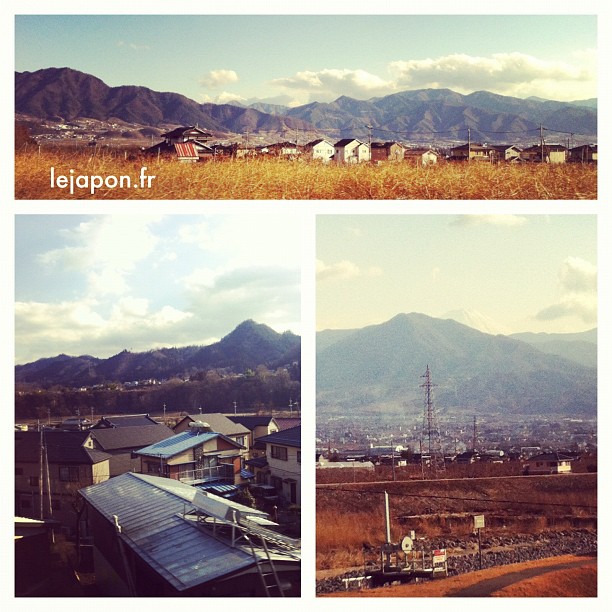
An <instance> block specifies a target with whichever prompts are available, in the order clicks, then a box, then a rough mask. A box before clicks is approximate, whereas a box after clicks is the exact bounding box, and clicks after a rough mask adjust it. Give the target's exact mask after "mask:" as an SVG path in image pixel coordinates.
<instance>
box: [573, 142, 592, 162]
mask: <svg viewBox="0 0 612 612" xmlns="http://www.w3.org/2000/svg"><path fill="white" fill-rule="evenodd" d="M567 161H569V162H578V163H582V164H587V163H593V162H595V163H596V162H597V145H588V144H586V145H580V146H578V147H573V148H572V149H570V150H569V151H568V159H567Z"/></svg>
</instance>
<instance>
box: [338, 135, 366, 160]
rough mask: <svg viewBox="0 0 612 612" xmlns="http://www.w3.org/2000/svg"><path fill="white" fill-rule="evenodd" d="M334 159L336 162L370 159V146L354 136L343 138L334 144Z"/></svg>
mask: <svg viewBox="0 0 612 612" xmlns="http://www.w3.org/2000/svg"><path fill="white" fill-rule="evenodd" d="M334 161H335V162H336V163H338V164H357V163H360V162H366V161H370V147H369V146H368V145H367V144H366V143H365V142H361V140H357V139H356V138H343V139H342V140H339V141H338V142H337V143H336V144H334Z"/></svg>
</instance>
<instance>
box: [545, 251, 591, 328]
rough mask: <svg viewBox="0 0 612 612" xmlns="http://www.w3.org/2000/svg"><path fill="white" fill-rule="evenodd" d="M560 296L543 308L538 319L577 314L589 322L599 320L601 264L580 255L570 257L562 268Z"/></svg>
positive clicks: (577, 316)
mask: <svg viewBox="0 0 612 612" xmlns="http://www.w3.org/2000/svg"><path fill="white" fill-rule="evenodd" d="M559 292H560V295H559V299H558V301H557V302H556V303H554V304H551V305H550V306H548V307H546V308H544V309H542V310H540V311H539V312H538V313H537V314H536V319H538V320H541V321H553V320H556V319H561V318H565V317H576V318H578V319H580V320H581V321H583V322H584V323H587V324H589V325H594V324H595V323H596V322H597V267H596V266H594V265H593V264H592V263H590V262H588V261H585V260H584V259H581V258H579V257H568V258H567V259H566V260H565V261H564V262H563V264H562V266H561V269H560V271H559Z"/></svg>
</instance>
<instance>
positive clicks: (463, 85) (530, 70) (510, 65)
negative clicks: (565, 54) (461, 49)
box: [389, 52, 596, 99]
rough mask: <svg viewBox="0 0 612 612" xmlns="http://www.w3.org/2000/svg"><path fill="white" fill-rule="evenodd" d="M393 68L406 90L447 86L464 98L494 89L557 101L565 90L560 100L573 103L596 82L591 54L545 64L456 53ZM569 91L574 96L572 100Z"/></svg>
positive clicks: (521, 56)
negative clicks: (577, 96)
mask: <svg viewBox="0 0 612 612" xmlns="http://www.w3.org/2000/svg"><path fill="white" fill-rule="evenodd" d="M587 59H588V62H585V60H587ZM389 69H390V72H391V74H392V75H393V76H394V79H395V83H396V85H397V87H399V88H400V89H422V88H429V87H433V88H438V87H447V88H449V89H453V90H455V91H457V92H459V93H464V94H467V93H471V92H473V91H478V90H488V91H492V92H495V93H499V94H504V95H510V96H518V97H522V96H533V95H539V96H542V97H549V98H556V97H559V94H560V93H562V92H563V91H564V90H565V91H566V93H565V95H563V97H562V98H560V99H572V98H573V97H575V96H574V93H578V92H579V91H581V90H584V88H585V86H586V85H588V86H589V87H590V88H591V87H593V86H594V83H595V82H596V65H595V54H594V53H590V52H583V53H582V54H580V61H577V62H576V63H570V62H569V61H566V62H559V61H550V60H541V59H538V58H536V57H533V56H530V55H526V54H524V53H518V52H514V53H496V54H493V55H491V56H490V57H478V56H470V55H465V54H454V55H446V56H443V57H438V58H427V59H419V60H407V61H406V60H400V61H395V62H391V64H390V65H389ZM568 89H570V91H571V92H572V95H570V96H569V97H568V96H567V90H568ZM589 95H590V94H589ZM593 95H594V94H593Z"/></svg>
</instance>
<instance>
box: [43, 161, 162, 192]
mask: <svg viewBox="0 0 612 612" xmlns="http://www.w3.org/2000/svg"><path fill="white" fill-rule="evenodd" d="M49 170H50V181H51V189H67V190H68V193H70V195H74V194H75V193H76V191H77V190H86V191H88V192H89V194H90V195H95V193H96V191H98V190H100V189H107V190H108V189H151V185H152V183H153V180H154V179H155V178H157V177H156V176H155V175H153V174H147V167H146V166H143V167H142V168H140V174H139V175H138V176H136V177H132V176H129V175H128V174H120V175H119V176H116V175H114V174H109V175H107V176H101V175H99V174H76V173H75V171H74V170H72V169H71V170H70V171H69V172H68V174H56V172H55V167H54V166H51V168H50V169H49Z"/></svg>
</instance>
